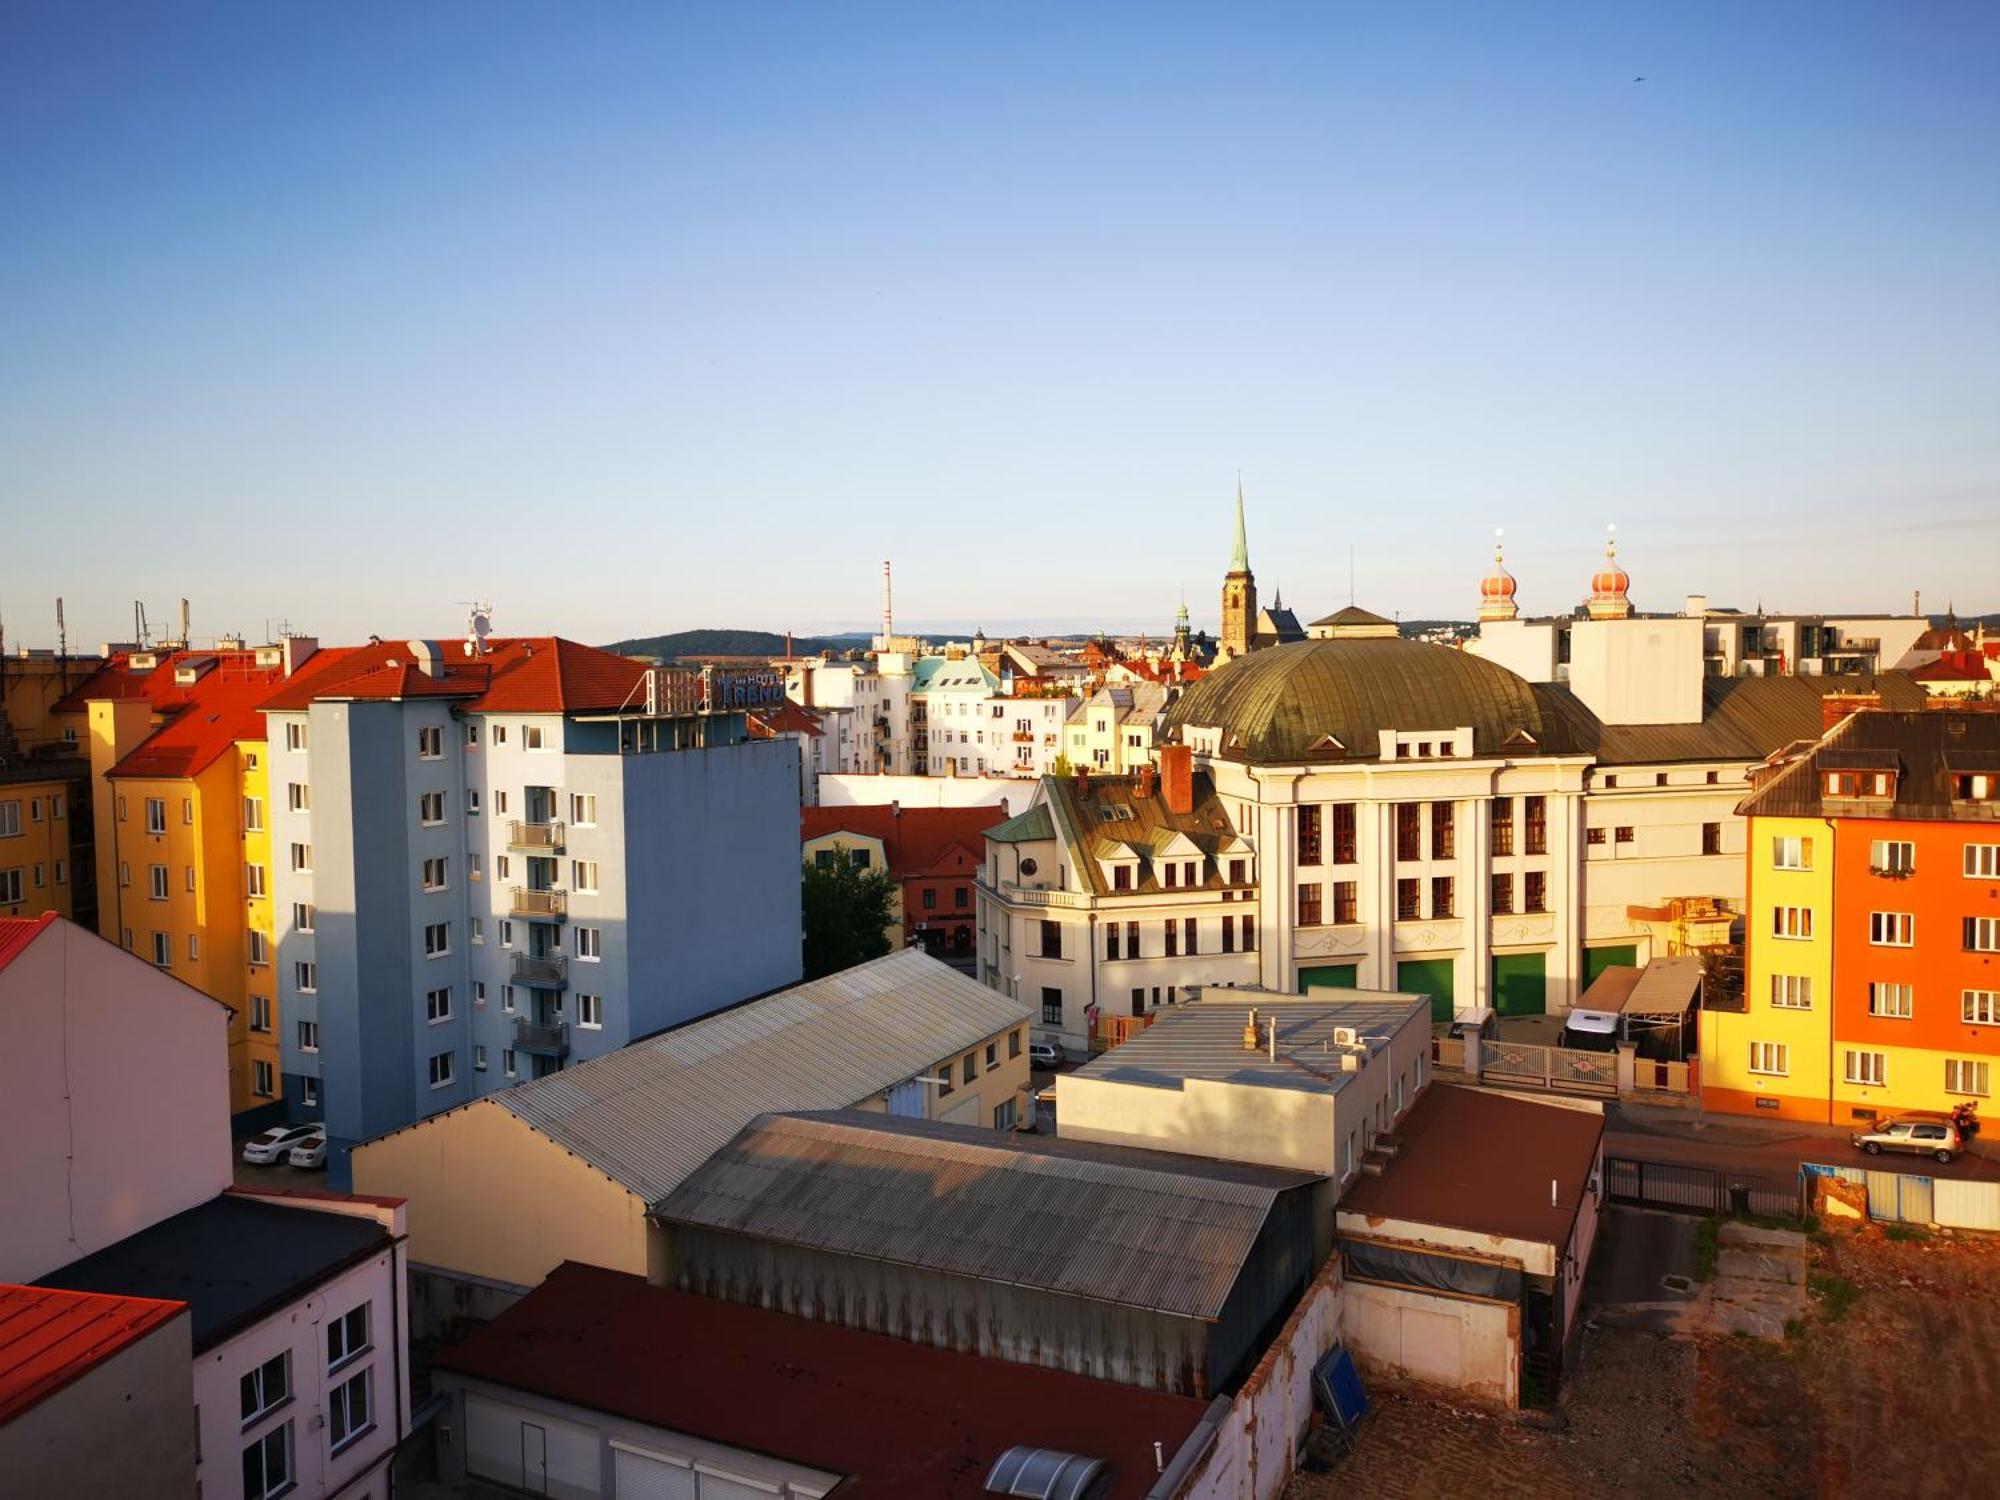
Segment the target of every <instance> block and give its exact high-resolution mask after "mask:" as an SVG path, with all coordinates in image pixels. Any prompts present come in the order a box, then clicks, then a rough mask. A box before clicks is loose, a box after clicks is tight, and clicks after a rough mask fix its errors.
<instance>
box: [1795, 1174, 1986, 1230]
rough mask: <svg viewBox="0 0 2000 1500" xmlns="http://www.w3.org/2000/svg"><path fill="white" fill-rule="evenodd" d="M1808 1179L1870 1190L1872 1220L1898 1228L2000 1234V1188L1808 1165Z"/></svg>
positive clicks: (1943, 1179) (1916, 1176)
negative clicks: (1931, 1226) (1909, 1226)
mask: <svg viewBox="0 0 2000 1500" xmlns="http://www.w3.org/2000/svg"><path fill="white" fill-rule="evenodd" d="M1800 1170H1801V1171H1803V1172H1804V1173H1805V1174H1806V1175H1807V1176H1808V1177H1838V1178H1839V1179H1840V1180H1841V1181H1843V1182H1857V1183H1860V1184H1861V1185H1862V1186H1863V1187H1865V1188H1867V1189H1868V1217H1869V1218H1871V1219H1882V1220H1884V1221H1886V1222H1889V1223H1896V1224H1936V1225H1938V1226H1940V1227H1941V1228H1945V1229H1980V1230H1984V1231H1986V1232H1987V1233H1989V1234H1992V1233H2000V1182H1965V1181H1962V1180H1961V1179H1959V1178H1956V1177H1926V1176H1923V1175H1922V1174H1920V1173H1916V1172H1871V1171H1869V1170H1867V1169H1866V1168H1864V1167H1824V1166H1818V1165H1815V1164H1813V1163H1806V1164H1805V1165H1804V1166H1802V1167H1801V1168H1800Z"/></svg>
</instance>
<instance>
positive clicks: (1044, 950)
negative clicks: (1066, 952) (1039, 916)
mask: <svg viewBox="0 0 2000 1500" xmlns="http://www.w3.org/2000/svg"><path fill="white" fill-rule="evenodd" d="M1041 934H1042V946H1041V950H1040V956H1041V957H1042V958H1061V957H1062V923H1060V922H1050V921H1047V920H1044V921H1043V922H1042V924H1041Z"/></svg>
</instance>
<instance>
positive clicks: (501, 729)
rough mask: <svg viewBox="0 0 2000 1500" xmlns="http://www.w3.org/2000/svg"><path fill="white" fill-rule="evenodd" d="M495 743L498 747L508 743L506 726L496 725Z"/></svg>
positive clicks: (494, 728)
mask: <svg viewBox="0 0 2000 1500" xmlns="http://www.w3.org/2000/svg"><path fill="white" fill-rule="evenodd" d="M493 743H494V744H496V745H504V744H506V743H507V726H506V725H505V724H495V725H494V726H493Z"/></svg>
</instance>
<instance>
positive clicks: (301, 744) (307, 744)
mask: <svg viewBox="0 0 2000 1500" xmlns="http://www.w3.org/2000/svg"><path fill="white" fill-rule="evenodd" d="M285 748H286V749H287V750H294V751H296V750H310V749H311V748H312V731H311V730H310V729H309V728H307V726H306V724H305V723H304V722H303V721H302V720H298V719H294V720H292V721H291V722H290V723H288V724H286V725H285Z"/></svg>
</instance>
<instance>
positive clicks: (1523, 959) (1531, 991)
mask: <svg viewBox="0 0 2000 1500" xmlns="http://www.w3.org/2000/svg"><path fill="white" fill-rule="evenodd" d="M1548 1008H1549V956H1548V955H1547V954H1546V953H1496V954H1494V955H1493V1009H1494V1010H1496V1011H1497V1012H1499V1013H1500V1014H1501V1015H1503V1016H1539V1015H1545V1014H1546V1013H1547V1012H1548Z"/></svg>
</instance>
